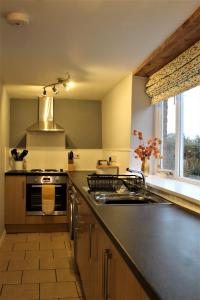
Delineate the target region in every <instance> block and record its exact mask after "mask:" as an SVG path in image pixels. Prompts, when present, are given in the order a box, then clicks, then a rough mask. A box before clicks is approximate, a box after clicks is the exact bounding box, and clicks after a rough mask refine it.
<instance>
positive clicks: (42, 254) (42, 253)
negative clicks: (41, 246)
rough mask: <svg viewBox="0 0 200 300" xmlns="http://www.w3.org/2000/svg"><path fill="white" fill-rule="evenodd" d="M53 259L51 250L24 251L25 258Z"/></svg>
mask: <svg viewBox="0 0 200 300" xmlns="http://www.w3.org/2000/svg"><path fill="white" fill-rule="evenodd" d="M33 257H37V258H48V259H51V258H53V252H52V250H30V251H26V258H33Z"/></svg>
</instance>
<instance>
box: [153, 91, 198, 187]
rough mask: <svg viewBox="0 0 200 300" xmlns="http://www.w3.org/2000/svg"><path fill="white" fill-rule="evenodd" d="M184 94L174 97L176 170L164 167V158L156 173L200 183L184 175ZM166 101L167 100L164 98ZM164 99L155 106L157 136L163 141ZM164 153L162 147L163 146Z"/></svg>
mask: <svg viewBox="0 0 200 300" xmlns="http://www.w3.org/2000/svg"><path fill="white" fill-rule="evenodd" d="M182 97H183V96H182V94H178V95H176V96H175V97H174V99H175V105H176V124H175V132H176V133H177V134H176V141H175V170H168V169H163V168H162V159H161V160H160V161H159V164H158V165H157V166H156V169H155V173H156V175H158V176H159V175H165V176H166V177H169V178H173V179H175V180H178V181H182V182H187V183H191V184H195V185H200V180H197V179H190V178H187V177H184V176H183V166H184V163H183V161H184V145H183V144H184V140H183V110H184V105H183V103H184V102H183V101H182ZM163 101H166V100H163ZM163 101H162V102H160V103H158V104H157V105H156V106H155V136H157V137H158V138H160V139H161V141H163V136H162V133H163V128H162V118H163V108H162V106H163ZM161 155H162V148H161Z"/></svg>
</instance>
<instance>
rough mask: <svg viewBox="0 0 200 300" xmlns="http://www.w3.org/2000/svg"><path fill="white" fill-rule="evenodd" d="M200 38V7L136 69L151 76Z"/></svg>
mask: <svg viewBox="0 0 200 300" xmlns="http://www.w3.org/2000/svg"><path fill="white" fill-rule="evenodd" d="M198 40H200V7H199V8H198V9H197V10H196V11H195V12H194V13H193V14H192V15H191V16H190V17H189V19H187V20H186V21H185V22H184V23H183V24H182V25H181V26H180V27H179V28H178V29H177V30H176V31H175V32H174V33H173V34H172V35H170V36H169V37H168V38H167V39H166V40H165V41H164V42H163V43H162V44H161V45H160V46H159V47H158V48H157V49H155V50H154V51H153V52H152V53H151V54H150V55H149V57H147V59H145V61H144V62H143V63H142V64H141V65H140V66H139V67H138V68H137V69H136V70H135V71H133V75H136V76H143V77H149V76H151V75H152V74H153V73H155V72H157V71H158V70H160V69H161V68H162V67H164V66H165V65H166V64H168V63H169V62H170V61H172V60H173V59H174V58H176V57H177V56H178V55H179V54H181V53H182V52H184V51H185V50H186V49H188V48H189V47H191V46H192V45H193V44H194V43H195V42H197V41H198Z"/></svg>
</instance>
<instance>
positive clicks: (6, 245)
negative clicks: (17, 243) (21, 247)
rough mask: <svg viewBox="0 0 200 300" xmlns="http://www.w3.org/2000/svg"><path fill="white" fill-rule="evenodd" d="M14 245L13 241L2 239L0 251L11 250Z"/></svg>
mask: <svg viewBox="0 0 200 300" xmlns="http://www.w3.org/2000/svg"><path fill="white" fill-rule="evenodd" d="M13 247H14V242H13V241H8V240H6V241H3V243H2V245H1V247H0V252H2V251H11V250H13Z"/></svg>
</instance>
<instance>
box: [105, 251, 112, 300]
mask: <svg viewBox="0 0 200 300" xmlns="http://www.w3.org/2000/svg"><path fill="white" fill-rule="evenodd" d="M111 258H112V253H111V250H110V249H105V250H104V256H103V300H109V291H108V280H109V278H108V275H109V260H110V259H111Z"/></svg>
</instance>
